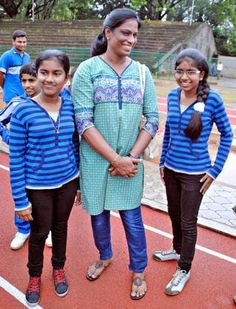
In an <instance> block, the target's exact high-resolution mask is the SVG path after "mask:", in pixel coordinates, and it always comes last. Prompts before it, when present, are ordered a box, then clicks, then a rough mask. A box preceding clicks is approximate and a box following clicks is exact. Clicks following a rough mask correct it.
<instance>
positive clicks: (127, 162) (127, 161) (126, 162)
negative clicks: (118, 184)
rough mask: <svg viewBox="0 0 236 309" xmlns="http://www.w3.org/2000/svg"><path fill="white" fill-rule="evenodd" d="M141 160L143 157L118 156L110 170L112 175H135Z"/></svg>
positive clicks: (127, 176) (128, 176)
mask: <svg viewBox="0 0 236 309" xmlns="http://www.w3.org/2000/svg"><path fill="white" fill-rule="evenodd" d="M140 162H142V159H136V158H132V157H121V156H118V157H117V158H116V160H115V161H113V162H111V166H110V167H109V169H108V171H109V172H110V174H111V176H123V177H125V178H130V177H134V176H135V175H136V174H137V173H138V171H139V169H138V163H140Z"/></svg>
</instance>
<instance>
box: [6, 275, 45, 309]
mask: <svg viewBox="0 0 236 309" xmlns="http://www.w3.org/2000/svg"><path fill="white" fill-rule="evenodd" d="M0 287H1V288H3V289H4V290H5V291H6V292H7V293H8V294H10V295H12V296H13V297H14V298H16V299H17V300H18V301H19V302H20V303H22V304H23V305H24V306H25V307H26V308H32V307H30V306H29V305H28V304H27V303H26V300H25V294H24V293H22V292H21V291H20V290H18V289H17V288H16V287H15V286H14V285H12V284H11V283H10V282H9V281H7V280H5V279H4V278H3V277H1V276H0ZM34 308H35V309H43V307H41V306H39V305H36V306H34Z"/></svg>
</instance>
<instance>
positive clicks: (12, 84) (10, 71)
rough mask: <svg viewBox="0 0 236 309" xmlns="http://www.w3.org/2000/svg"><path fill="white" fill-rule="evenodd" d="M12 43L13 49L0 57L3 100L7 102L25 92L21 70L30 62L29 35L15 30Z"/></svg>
mask: <svg viewBox="0 0 236 309" xmlns="http://www.w3.org/2000/svg"><path fill="white" fill-rule="evenodd" d="M12 45H13V47H12V49H10V50H8V51H6V52H5V53H3V54H2V56H1V58H0V86H1V87H2V88H3V101H4V102H5V103H6V104H7V103H9V102H10V101H11V99H13V98H14V97H16V96H20V95H22V94H23V93H24V88H23V86H22V84H21V81H20V78H19V72H20V68H21V67H22V66H23V65H24V64H27V63H30V56H29V55H28V54H27V53H26V52H25V48H26V45H27V37H26V33H25V32H24V31H21V30H16V31H14V32H13V34H12Z"/></svg>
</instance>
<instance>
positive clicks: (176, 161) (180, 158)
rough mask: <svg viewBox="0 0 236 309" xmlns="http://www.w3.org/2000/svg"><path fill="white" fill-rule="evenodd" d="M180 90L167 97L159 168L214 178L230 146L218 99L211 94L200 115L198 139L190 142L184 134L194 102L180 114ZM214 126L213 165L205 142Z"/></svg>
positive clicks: (223, 115) (229, 134) (226, 121)
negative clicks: (216, 136)
mask: <svg viewBox="0 0 236 309" xmlns="http://www.w3.org/2000/svg"><path fill="white" fill-rule="evenodd" d="M180 92H181V90H180V88H176V89H173V90H172V91H171V92H170V93H169V95H168V112H167V119H166V126H165V133H164V139H163V145H162V155H161V160H160V167H163V166H166V167H167V168H169V169H171V170H174V171H176V172H182V173H186V174H202V173H207V174H209V175H210V176H211V177H213V178H216V177H217V176H218V175H219V173H220V172H221V171H222V169H223V166H224V163H225V161H226V159H227V157H228V154H229V151H230V147H231V143H232V137H233V135H232V129H231V126H230V123H229V119H228V116H227V114H226V111H225V108H224V104H223V102H222V99H221V97H220V96H219V94H218V93H217V92H215V91H212V90H211V91H210V93H209V95H208V97H207V100H206V102H205V109H204V112H203V113H201V117H202V124H203V129H202V132H201V135H200V136H199V138H198V139H197V140H194V141H192V140H191V139H190V138H189V137H187V136H186V135H185V133H184V130H185V128H186V127H187V125H188V123H189V120H190V118H191V115H192V113H193V111H194V109H193V106H194V103H193V104H191V105H190V106H189V107H188V108H187V109H186V110H185V111H184V112H183V113H181V111H180ZM213 124H216V126H217V129H218V131H219V132H220V143H219V147H218V152H217V155H216V159H215V162H214V163H213V164H212V163H211V159H210V155H209V152H208V139H209V136H210V134H211V130H212V126H213Z"/></svg>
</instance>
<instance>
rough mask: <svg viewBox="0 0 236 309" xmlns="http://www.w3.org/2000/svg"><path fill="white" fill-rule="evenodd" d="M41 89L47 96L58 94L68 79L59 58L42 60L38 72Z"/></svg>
mask: <svg viewBox="0 0 236 309" xmlns="http://www.w3.org/2000/svg"><path fill="white" fill-rule="evenodd" d="M37 78H38V82H39V84H40V88H41V91H42V92H43V93H44V95H46V96H57V95H59V93H60V91H61V89H62V88H63V86H64V85H65V83H66V81H67V75H66V73H65V70H64V68H63V66H62V65H61V63H60V62H59V61H58V60H57V58H49V59H48V60H44V61H42V63H41V64H40V67H39V69H38V73H37Z"/></svg>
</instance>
